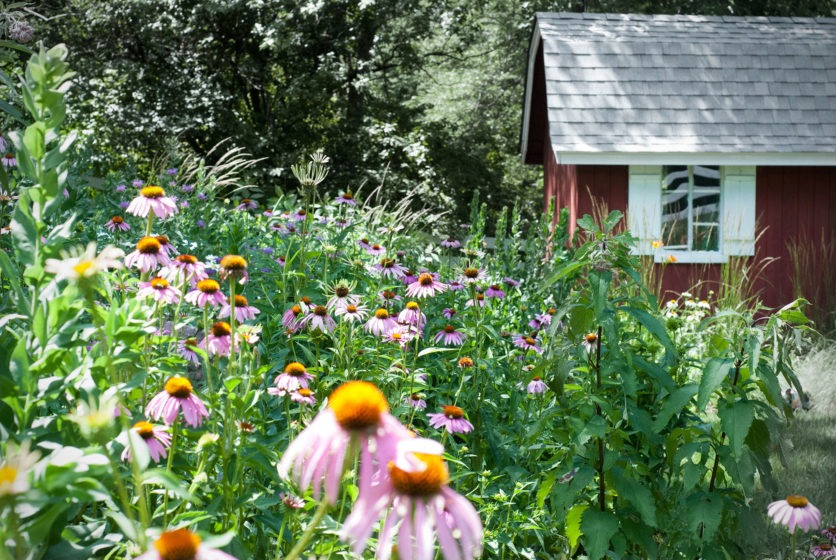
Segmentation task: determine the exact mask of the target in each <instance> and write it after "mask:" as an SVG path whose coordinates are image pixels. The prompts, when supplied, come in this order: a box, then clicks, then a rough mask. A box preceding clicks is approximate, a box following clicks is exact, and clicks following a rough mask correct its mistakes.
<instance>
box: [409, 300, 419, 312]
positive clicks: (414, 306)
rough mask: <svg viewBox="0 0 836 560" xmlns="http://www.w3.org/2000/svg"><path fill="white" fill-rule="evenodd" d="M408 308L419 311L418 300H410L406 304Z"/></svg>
mask: <svg viewBox="0 0 836 560" xmlns="http://www.w3.org/2000/svg"><path fill="white" fill-rule="evenodd" d="M406 308H407V309H409V310H410V311H418V309H419V307H418V302H415V301H410V302H408V303H407V304H406Z"/></svg>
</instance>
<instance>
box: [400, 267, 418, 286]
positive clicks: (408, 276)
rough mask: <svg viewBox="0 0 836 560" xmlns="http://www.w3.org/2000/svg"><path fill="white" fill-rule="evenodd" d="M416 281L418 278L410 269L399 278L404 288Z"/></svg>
mask: <svg viewBox="0 0 836 560" xmlns="http://www.w3.org/2000/svg"><path fill="white" fill-rule="evenodd" d="M416 281H418V276H416V275H415V272H414V271H413V270H412V269H411V268H408V269H407V270H406V272H405V273H404V275H403V276H402V277H401V283H402V284H403V285H404V286H409V285H410V284H412V283H413V282H416Z"/></svg>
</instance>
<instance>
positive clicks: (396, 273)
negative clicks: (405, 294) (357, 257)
mask: <svg viewBox="0 0 836 560" xmlns="http://www.w3.org/2000/svg"><path fill="white" fill-rule="evenodd" d="M369 270H371V271H373V272H377V273H379V274H380V275H381V276H382V277H383V278H403V277H404V275H405V274H406V268H405V267H403V266H401V265H400V264H398V263H397V262H396V261H395V259H389V258H385V259H381V260H380V262H379V263H377V264H375V265H372V266H370V267H369Z"/></svg>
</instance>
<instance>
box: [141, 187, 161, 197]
mask: <svg viewBox="0 0 836 560" xmlns="http://www.w3.org/2000/svg"><path fill="white" fill-rule="evenodd" d="M139 194H140V195H141V196H142V197H144V198H162V197H164V196H165V191H164V190H163V188H162V187H155V186H154V185H148V186H147V187H145V188H143V189H142V190H141V191H139Z"/></svg>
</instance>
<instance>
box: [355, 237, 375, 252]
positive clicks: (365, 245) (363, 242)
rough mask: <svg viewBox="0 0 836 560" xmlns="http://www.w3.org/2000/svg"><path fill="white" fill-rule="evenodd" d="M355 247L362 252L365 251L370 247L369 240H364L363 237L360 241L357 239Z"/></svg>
mask: <svg viewBox="0 0 836 560" xmlns="http://www.w3.org/2000/svg"><path fill="white" fill-rule="evenodd" d="M357 245H359V246H360V248H361V249H363V250H367V249H368V248H369V247H371V246H372V245H371V243H369V240H368V239H366V238H365V237H364V238H362V239H359V240H358V241H357Z"/></svg>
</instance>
